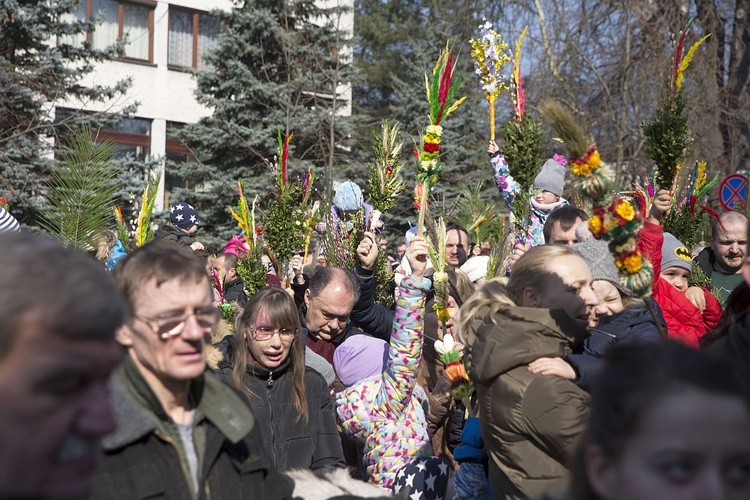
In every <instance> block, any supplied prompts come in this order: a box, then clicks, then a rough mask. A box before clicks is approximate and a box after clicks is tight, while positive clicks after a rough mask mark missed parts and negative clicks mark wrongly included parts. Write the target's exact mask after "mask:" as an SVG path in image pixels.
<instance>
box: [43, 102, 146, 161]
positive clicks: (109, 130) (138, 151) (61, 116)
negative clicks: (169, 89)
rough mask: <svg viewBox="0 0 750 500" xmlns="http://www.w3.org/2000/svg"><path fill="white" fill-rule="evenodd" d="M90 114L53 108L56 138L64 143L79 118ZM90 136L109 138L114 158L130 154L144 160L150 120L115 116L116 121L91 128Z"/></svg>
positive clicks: (79, 120) (101, 138)
mask: <svg viewBox="0 0 750 500" xmlns="http://www.w3.org/2000/svg"><path fill="white" fill-rule="evenodd" d="M85 116H90V113H88V112H86V111H80V110H72V109H65V108H56V109H55V122H56V123H57V125H56V127H55V128H56V134H57V140H58V141H60V142H61V143H62V144H65V143H66V141H67V138H68V136H69V134H70V131H71V130H72V129H73V128H75V127H76V123H80V122H81V121H83V120H81V119H80V118H84V117H85ZM91 136H92V138H93V139H94V140H105V139H109V140H110V141H112V142H113V143H114V145H115V158H125V157H127V156H128V155H130V156H131V157H132V158H133V159H134V160H136V161H146V160H147V159H148V156H149V154H150V152H151V120H147V119H144V118H126V117H119V118H116V122H114V123H109V124H107V125H105V126H102V127H101V128H99V129H95V128H92V130H91Z"/></svg>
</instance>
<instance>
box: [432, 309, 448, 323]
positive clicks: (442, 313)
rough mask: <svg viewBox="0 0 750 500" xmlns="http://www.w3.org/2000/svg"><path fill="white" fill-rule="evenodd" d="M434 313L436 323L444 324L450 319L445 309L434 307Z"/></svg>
mask: <svg viewBox="0 0 750 500" xmlns="http://www.w3.org/2000/svg"><path fill="white" fill-rule="evenodd" d="M435 312H436V313H437V319H438V321H442V322H446V321H448V320H449V319H451V312H450V310H449V309H448V308H447V307H436V308H435Z"/></svg>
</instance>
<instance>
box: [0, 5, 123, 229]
mask: <svg viewBox="0 0 750 500" xmlns="http://www.w3.org/2000/svg"><path fill="white" fill-rule="evenodd" d="M76 4H77V2H76V1H75V0H56V1H53V2H50V1H44V0H35V1H20V0H0V12H2V15H0V81H2V92H1V93H0V193H2V195H3V196H5V197H6V198H7V199H8V202H9V204H10V209H11V212H12V213H13V215H15V216H16V217H17V218H18V219H19V220H20V221H21V222H24V223H27V224H33V221H34V220H35V217H36V215H37V213H38V212H39V211H40V209H42V208H43V207H44V206H45V205H46V200H45V187H44V186H45V180H46V179H47V178H48V175H49V169H50V165H51V164H52V162H53V160H52V159H51V158H52V156H53V155H52V153H51V148H52V145H53V143H54V141H53V140H52V138H53V137H54V136H55V124H54V123H53V116H52V113H51V110H52V109H53V108H54V106H55V105H58V104H60V103H62V102H65V101H66V100H69V99H72V100H79V101H82V102H94V101H103V100H108V99H111V98H113V97H116V96H118V95H120V94H122V93H123V92H124V91H125V90H126V89H127V86H128V85H129V82H128V81H126V80H124V81H121V82H119V83H117V84H116V85H114V86H111V87H103V86H86V85H83V83H82V79H83V78H84V77H85V76H86V75H87V74H89V73H90V72H91V71H92V70H93V65H94V63H96V62H99V61H103V60H106V59H110V58H112V57H114V56H115V55H116V54H117V49H118V48H117V47H111V48H110V49H108V50H104V51H102V50H92V49H91V48H90V47H89V46H88V45H87V44H83V45H81V44H78V43H75V44H73V43H70V41H71V40H73V39H80V37H76V36H77V35H82V34H85V33H86V30H87V29H92V28H93V27H94V26H93V24H92V23H91V22H88V21H85V20H72V19H73V18H72V16H67V14H69V13H71V12H72V11H73V10H74V7H75V5H76ZM127 111H129V110H126V112H127ZM97 118H98V117H97V116H95V115H76V116H75V118H72V117H71V118H70V120H69V121H70V124H72V123H73V122H75V126H79V125H82V124H84V123H88V122H91V121H92V120H96V119H97ZM58 125H65V124H59V123H58Z"/></svg>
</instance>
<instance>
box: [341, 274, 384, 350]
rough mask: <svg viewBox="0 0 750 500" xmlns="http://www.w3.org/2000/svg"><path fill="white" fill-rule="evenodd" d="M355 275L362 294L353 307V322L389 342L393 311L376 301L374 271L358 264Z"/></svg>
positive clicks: (366, 331)
mask: <svg viewBox="0 0 750 500" xmlns="http://www.w3.org/2000/svg"><path fill="white" fill-rule="evenodd" d="M354 276H356V278H357V281H358V282H359V291H360V295H359V300H358V301H357V302H356V303H355V304H354V307H353V308H352V314H351V320H352V323H354V324H355V325H356V326H357V328H360V329H361V330H362V331H363V332H365V333H367V334H370V335H372V336H373V337H377V338H379V339H383V340H385V341H386V342H389V341H390V340H391V329H392V328H393V311H391V310H390V309H388V308H387V307H385V306H383V305H382V304H378V303H377V302H375V284H376V283H375V277H374V273H373V271H368V270H367V269H364V268H363V267H362V266H357V267H355V268H354Z"/></svg>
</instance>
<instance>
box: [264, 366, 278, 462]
mask: <svg viewBox="0 0 750 500" xmlns="http://www.w3.org/2000/svg"><path fill="white" fill-rule="evenodd" d="M268 380H269V381H270V383H269V384H268V385H267V386H266V397H267V398H268V410H269V412H270V414H271V418H270V420H271V449H270V450H268V451H270V452H271V454H272V455H273V463H274V465H275V466H276V467H277V468H278V466H279V465H278V464H279V462H278V459H277V457H276V434H275V433H274V420H273V401H272V399H271V387H273V380H272V379H271V375H270V374H269V375H268Z"/></svg>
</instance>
